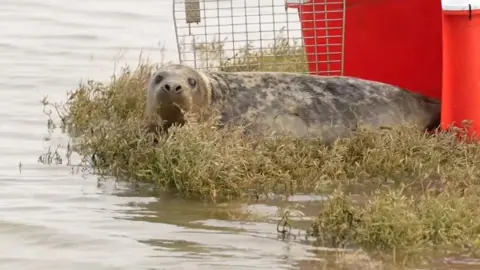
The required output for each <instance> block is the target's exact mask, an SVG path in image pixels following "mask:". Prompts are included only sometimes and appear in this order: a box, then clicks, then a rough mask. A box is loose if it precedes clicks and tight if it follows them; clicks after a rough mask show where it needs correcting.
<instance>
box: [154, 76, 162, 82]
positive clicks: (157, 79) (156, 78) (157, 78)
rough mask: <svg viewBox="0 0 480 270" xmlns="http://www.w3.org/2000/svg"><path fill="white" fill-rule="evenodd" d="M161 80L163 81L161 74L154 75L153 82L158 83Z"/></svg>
mask: <svg viewBox="0 0 480 270" xmlns="http://www.w3.org/2000/svg"><path fill="white" fill-rule="evenodd" d="M162 81H163V76H162V75H157V76H155V84H159V83H160V82H162Z"/></svg>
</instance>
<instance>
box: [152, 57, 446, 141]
mask: <svg viewBox="0 0 480 270" xmlns="http://www.w3.org/2000/svg"><path fill="white" fill-rule="evenodd" d="M214 107H215V108H217V109H218V110H217V112H218V113H219V119H220V121H219V122H220V125H221V126H225V125H227V124H233V125H243V126H245V127H246V130H249V131H250V132H253V133H261V132H264V131H271V132H275V133H277V134H289V135H293V136H297V137H305V136H310V137H311V136H314V137H320V138H321V139H322V140H323V141H324V142H325V143H331V142H333V141H334V140H335V139H337V138H345V137H349V136H351V134H352V131H355V130H357V129H359V128H362V127H377V128H378V127H382V126H390V127H394V126H399V125H410V126H415V127H418V129H419V131H422V130H423V131H425V130H432V129H435V128H437V127H438V126H439V125H440V113H441V105H440V101H439V100H436V99H432V98H429V97H426V96H424V95H421V94H419V93H415V92H411V91H408V90H405V89H402V88H400V87H396V86H394V85H390V84H386V83H382V82H376V81H371V80H365V79H360V78H354V77H348V76H319V75H310V74H302V73H288V72H220V71H200V70H196V69H194V68H191V67H189V66H186V65H182V64H168V65H164V66H162V67H160V68H159V69H158V70H156V71H155V72H153V73H152V75H151V77H150V79H149V81H148V82H147V103H146V116H147V117H148V119H150V120H151V121H155V120H153V119H158V117H159V118H160V119H161V120H162V121H163V122H162V123H163V127H164V129H168V128H169V127H170V126H171V125H172V124H175V123H176V124H179V125H182V124H184V123H185V122H186V120H185V117H184V115H185V113H186V112H192V113H199V112H202V111H205V109H207V110H208V109H211V108H214ZM155 117H157V118H155Z"/></svg>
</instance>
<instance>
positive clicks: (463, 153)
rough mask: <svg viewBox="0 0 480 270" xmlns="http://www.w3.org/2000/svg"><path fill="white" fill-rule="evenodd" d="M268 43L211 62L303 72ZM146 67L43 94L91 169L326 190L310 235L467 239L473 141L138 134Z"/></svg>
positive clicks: (342, 239) (198, 130)
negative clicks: (56, 100)
mask: <svg viewBox="0 0 480 270" xmlns="http://www.w3.org/2000/svg"><path fill="white" fill-rule="evenodd" d="M278 44H279V45H278ZM277 45H278V46H280V47H275V48H269V49H267V50H265V51H262V52H259V51H255V50H253V49H249V50H245V53H244V54H243V55H240V56H237V57H236V58H235V59H236V60H229V61H223V62H221V64H220V65H221V69H222V70H224V71H233V70H271V71H275V70H279V71H280V70H283V71H293V72H305V71H306V66H305V64H303V63H304V61H303V60H302V59H303V58H301V57H303V56H301V54H295V55H294V56H292V57H290V56H289V55H290V54H291V53H292V50H293V51H295V50H297V51H298V49H296V48H293V46H292V47H290V45H289V43H288V42H285V41H282V42H279V43H277ZM212 46H213V47H215V45H212ZM220 47H221V46H220ZM203 48H205V47H203ZM200 49H201V48H199V50H200ZM272 52H275V53H272ZM282 52H283V53H282ZM299 55H300V56H299ZM285 63H290V64H291V65H289V66H287V65H283V64H285ZM269 64H270V65H269ZM157 67H158V66H154V65H151V64H149V63H145V62H141V63H140V64H139V65H138V66H137V67H135V68H133V69H131V68H128V67H126V68H124V69H123V70H122V73H121V74H120V75H119V76H116V77H114V78H113V79H112V81H111V82H110V83H108V84H104V83H101V82H98V81H89V82H88V83H86V84H83V85H81V86H80V87H79V88H78V89H76V90H74V91H73V92H70V93H69V96H68V98H67V100H66V101H65V102H63V103H62V104H50V103H48V101H47V100H44V105H45V106H47V107H48V106H55V108H57V110H58V114H59V115H60V117H61V119H62V125H63V127H64V128H65V130H66V132H68V134H69V135H70V136H72V137H74V138H75V142H76V143H75V146H74V148H73V149H74V150H75V151H76V152H78V153H79V154H80V155H81V156H82V157H83V163H84V164H86V165H88V166H91V167H93V168H95V170H96V172H97V173H98V174H99V175H109V176H113V177H115V178H117V179H119V180H122V181H137V182H142V183H149V184H152V185H153V186H155V187H156V188H157V189H159V190H165V191H168V192H173V193H176V194H179V195H180V196H183V197H187V198H195V199H206V200H213V201H221V200H225V199H238V198H242V197H244V196H250V195H259V194H267V193H278V194H287V195H288V194H294V193H305V192H307V193H310V192H312V193H318V192H325V190H333V189H337V191H336V192H335V193H334V196H333V199H332V200H330V201H327V202H326V204H325V206H324V208H323V209H322V211H321V213H320V214H319V215H318V217H317V220H316V222H315V223H314V224H312V228H313V235H315V236H316V237H317V239H318V241H319V242H320V243H323V244H325V243H329V244H331V245H339V244H342V245H344V244H350V245H358V246H361V247H364V248H368V249H377V250H395V251H400V250H403V251H405V252H407V253H408V252H411V253H413V252H420V251H421V250H424V249H426V248H431V247H433V246H436V247H459V246H462V245H467V246H469V247H476V246H477V245H478V240H479V238H478V233H479V229H480V227H479V226H480V225H479V224H480V215H479V214H480V213H479V210H478V209H479V208H478V205H479V202H480V197H479V195H478V194H480V192H479V190H478V189H479V186H478V179H479V176H480V166H478V164H480V145H479V144H477V143H474V142H466V141H462V140H459V139H458V138H456V137H454V135H453V133H451V132H439V133H437V134H434V135H427V134H421V133H418V132H417V131H415V130H414V129H413V128H412V127H399V128H395V129H391V130H360V131H358V132H357V133H356V135H355V136H354V137H353V138H349V139H342V140H339V141H338V142H336V143H335V144H334V145H332V146H331V147H326V146H323V145H322V144H321V142H320V141H318V140H315V139H309V140H301V139H296V138H290V137H283V138H277V139H272V138H257V139H253V138H247V137H244V136H243V135H242V132H241V130H240V128H238V129H234V128H232V129H222V130H216V129H215V128H213V126H214V125H215V122H214V121H213V120H212V121H209V122H205V123H196V124H195V123H192V125H187V126H184V127H181V128H177V127H174V128H173V129H172V133H171V134H170V135H169V136H164V137H158V138H156V137H155V135H153V134H148V135H147V134H146V132H145V131H146V130H147V128H148V127H147V126H146V125H145V122H144V108H145V84H146V81H147V79H148V77H149V75H150V74H151V72H152V71H154V70H155V69H156V68H157ZM155 139H157V140H158V141H157V142H155ZM405 186H406V187H405ZM440 188H441V189H440ZM352 190H353V191H355V192H354V193H356V194H357V195H358V194H359V192H358V190H361V191H366V194H367V195H365V199H364V200H363V201H360V202H358V201H355V200H353V199H352V198H351V197H350V196H349V195H348V194H347V193H348V191H352Z"/></svg>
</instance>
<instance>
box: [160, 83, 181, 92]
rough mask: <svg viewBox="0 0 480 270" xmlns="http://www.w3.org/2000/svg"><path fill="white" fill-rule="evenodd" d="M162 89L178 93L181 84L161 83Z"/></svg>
mask: <svg viewBox="0 0 480 270" xmlns="http://www.w3.org/2000/svg"><path fill="white" fill-rule="evenodd" d="M163 91H165V92H169V93H170V92H172V93H176V94H178V93H180V92H182V86H181V85H180V84H178V83H172V82H167V83H165V84H164V85H163Z"/></svg>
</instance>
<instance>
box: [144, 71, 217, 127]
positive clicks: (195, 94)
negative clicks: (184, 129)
mask: <svg viewBox="0 0 480 270" xmlns="http://www.w3.org/2000/svg"><path fill="white" fill-rule="evenodd" d="M208 85H209V84H208V79H207V77H205V75H203V74H201V73H200V72H198V71H196V70H195V69H193V68H190V67H188V66H185V65H180V64H170V65H165V66H163V67H161V68H160V69H159V70H157V71H156V72H155V73H153V74H152V75H151V77H150V80H149V82H148V86H147V93H148V94H147V95H148V96H147V111H148V112H147V113H148V114H158V115H159V116H160V117H161V118H162V119H163V120H164V121H167V122H172V123H173V122H182V121H181V120H180V119H183V112H196V111H198V110H199V109H201V108H203V107H205V106H208V104H209V103H210V102H209V100H210V97H211V91H210V89H209V88H208ZM150 116H151V115H150Z"/></svg>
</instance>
